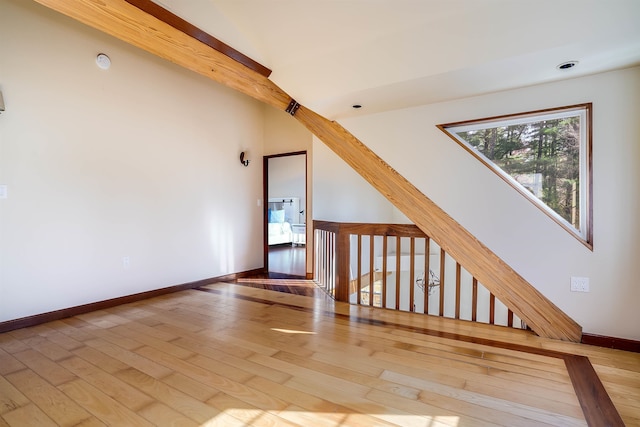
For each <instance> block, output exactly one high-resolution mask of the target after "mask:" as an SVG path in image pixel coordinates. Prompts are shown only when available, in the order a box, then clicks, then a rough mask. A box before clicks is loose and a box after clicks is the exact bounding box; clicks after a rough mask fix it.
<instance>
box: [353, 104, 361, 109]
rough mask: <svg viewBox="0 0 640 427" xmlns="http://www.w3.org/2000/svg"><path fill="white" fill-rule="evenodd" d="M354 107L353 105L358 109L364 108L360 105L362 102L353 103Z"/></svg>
mask: <svg viewBox="0 0 640 427" xmlns="http://www.w3.org/2000/svg"><path fill="white" fill-rule="evenodd" d="M352 107H353V108H355V109H356V110H357V109H358V108H362V105H360V104H353V105H352Z"/></svg>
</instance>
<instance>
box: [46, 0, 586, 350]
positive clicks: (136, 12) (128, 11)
mask: <svg viewBox="0 0 640 427" xmlns="http://www.w3.org/2000/svg"><path fill="white" fill-rule="evenodd" d="M35 1H37V2H39V3H41V4H43V5H45V6H47V7H49V8H51V9H53V10H56V11H58V12H61V13H63V14H65V15H68V16H70V17H72V18H74V19H76V20H78V21H80V22H83V23H85V24H87V25H89V26H91V27H94V28H96V29H98V30H101V31H103V32H105V33H107V34H111V35H112V36H114V37H117V38H119V39H121V40H123V41H125V42H127V43H130V44H132V45H134V46H138V47H140V48H142V49H144V50H146V51H148V52H151V53H153V54H155V55H158V56H159V57H161V58H165V59H167V60H169V61H171V62H174V63H176V64H178V65H181V66H183V67H185V68H187V69H190V70H193V71H195V72H198V73H200V74H202V75H205V76H207V77H209V78H211V79H213V80H215V81H216V82H219V83H222V84H224V85H226V86H229V87H231V88H233V89H236V90H238V91H239V92H242V93H244V94H246V95H249V96H251V97H253V98H255V99H257V100H259V101H262V102H264V103H266V104H269V105H272V106H274V107H276V108H279V109H281V110H286V111H288V112H289V113H290V114H291V115H293V116H294V117H295V118H296V119H297V120H298V121H299V122H300V123H302V124H303V125H304V126H306V127H307V129H309V130H310V131H311V132H312V133H313V134H315V135H316V136H317V137H318V138H319V139H320V140H322V141H323V142H324V143H325V144H327V146H328V147H329V148H331V149H332V150H333V151H334V152H335V153H336V154H338V155H339V156H340V157H341V158H342V159H343V160H344V161H345V162H346V163H347V164H349V165H350V166H351V167H352V168H353V169H354V170H356V171H357V172H358V173H359V174H360V175H362V176H363V177H364V178H365V179H366V180H367V181H368V182H369V183H370V184H371V185H372V186H374V187H375V188H376V189H377V190H378V191H380V192H381V193H382V194H383V195H384V196H385V197H386V198H387V199H389V201H391V203H393V204H394V205H395V206H396V207H397V208H398V209H400V210H401V211H402V212H403V213H404V214H405V215H406V216H407V217H408V218H409V219H411V220H412V221H414V222H415V224H416V225H417V226H418V227H420V229H421V230H423V231H424V232H425V233H426V234H427V235H429V236H431V237H432V238H433V239H434V240H435V241H436V242H437V243H438V244H439V245H440V246H441V247H442V248H443V249H445V250H446V251H447V252H448V253H450V254H451V255H452V256H453V257H454V258H455V259H456V260H457V261H458V262H459V263H460V264H461V265H462V266H464V268H465V269H466V270H467V271H469V273H471V274H472V275H473V276H475V277H477V278H478V280H479V281H480V282H481V283H482V284H483V285H484V286H485V287H486V288H487V289H488V290H489V291H491V292H492V293H493V294H494V295H495V296H496V297H498V298H499V299H500V300H501V301H502V302H504V303H505V304H506V305H507V306H508V307H509V308H510V309H511V310H512V311H513V312H514V313H515V314H516V315H518V317H520V318H521V319H523V320H524V321H525V322H527V324H528V325H529V326H530V327H531V329H533V330H534V331H535V332H536V333H537V334H538V335H541V336H544V337H548V338H556V339H562V340H569V341H580V338H581V335H582V328H581V327H580V325H578V324H577V323H576V322H574V321H573V320H572V319H571V318H570V317H568V316H567V315H566V314H565V313H564V312H563V311H562V310H560V309H559V308H558V307H556V306H555V305H554V304H553V303H552V302H551V301H549V300H548V299H547V298H546V297H545V296H544V295H542V294H541V293H540V292H539V291H538V290H537V289H535V288H534V287H533V286H532V285H531V284H529V283H528V282H527V281H526V280H524V279H523V278H522V277H521V276H520V275H519V274H518V273H517V272H516V271H514V270H513V269H512V268H511V267H509V266H508V265H507V264H506V263H505V262H504V261H502V260H501V259H500V258H499V257H498V256H497V255H495V254H494V253H493V252H492V251H491V250H489V249H488V248H487V247H486V246H484V245H483V244H482V243H481V242H480V241H478V240H477V239H476V238H475V237H474V236H473V235H471V234H470V233H469V232H468V231H467V230H465V229H464V228H463V227H462V226H461V225H460V224H458V223H457V222H456V221H455V220H454V219H453V218H451V217H450V216H449V215H448V214H447V213H446V212H444V211H443V210H442V209H440V208H439V207H438V206H437V205H435V203H433V201H431V200H430V199H429V198H428V197H426V196H425V195H424V194H423V193H421V192H420V191H419V190H418V189H417V188H416V187H415V186H414V185H413V184H411V183H410V182H409V181H407V180H406V179H405V178H404V177H402V176H401V175H400V174H399V173H398V172H396V171H395V170H394V169H393V168H392V167H391V166H389V164H387V163H386V162H385V161H384V160H383V159H381V158H380V157H378V156H377V155H376V154H375V153H374V152H373V151H371V150H370V149H369V148H368V147H366V146H365V145H364V144H363V143H362V142H361V141H359V140H358V139H357V138H356V137H355V136H353V135H352V134H351V133H350V132H349V131H347V130H346V129H344V128H343V127H342V126H340V125H339V124H338V123H336V122H332V121H330V120H328V119H326V118H324V117H322V116H320V115H318V114H316V113H314V112H313V111H311V110H309V109H307V108H305V107H302V106H299V105H298V104H297V103H295V102H293V100H292V99H291V97H290V96H289V95H287V94H286V93H285V92H284V91H283V90H282V89H280V88H279V87H278V86H276V85H275V84H274V83H273V82H271V81H270V80H269V79H268V78H267V77H265V76H264V75H262V74H260V73H259V72H257V71H255V70H253V69H250V68H248V67H246V66H245V65H243V64H241V63H239V62H237V61H236V60H234V59H232V58H230V57H228V56H226V55H225V54H223V53H221V52H219V51H217V50H215V49H213V48H212V47H210V46H208V45H206V44H204V43H201V42H200V41H198V40H196V39H194V38H193V37H191V36H189V35H187V34H185V33H184V32H182V31H180V30H178V29H176V28H174V27H172V26H171V25H169V24H167V23H165V22H162V21H160V20H159V19H158V18H156V17H154V16H152V15H149V14H148V13H145V12H143V11H142V10H140V9H138V8H137V7H134V6H133V5H131V4H129V3H127V1H125V0H35Z"/></svg>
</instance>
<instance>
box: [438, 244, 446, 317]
mask: <svg viewBox="0 0 640 427" xmlns="http://www.w3.org/2000/svg"><path fill="white" fill-rule="evenodd" d="M445 255H446V252H445V251H444V249H442V248H440V311H439V316H444V257H445Z"/></svg>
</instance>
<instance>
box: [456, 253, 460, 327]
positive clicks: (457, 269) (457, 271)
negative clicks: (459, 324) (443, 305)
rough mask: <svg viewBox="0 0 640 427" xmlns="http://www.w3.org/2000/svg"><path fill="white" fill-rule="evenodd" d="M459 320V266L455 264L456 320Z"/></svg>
mask: <svg viewBox="0 0 640 427" xmlns="http://www.w3.org/2000/svg"><path fill="white" fill-rule="evenodd" d="M459 318H460V264H459V263H458V262H456V319H459Z"/></svg>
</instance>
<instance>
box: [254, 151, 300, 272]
mask: <svg viewBox="0 0 640 427" xmlns="http://www.w3.org/2000/svg"><path fill="white" fill-rule="evenodd" d="M263 162H264V163H263V165H264V167H263V173H264V178H263V182H264V200H265V203H264V265H265V270H266V271H267V273H268V274H269V277H296V278H305V277H306V274H307V266H306V261H307V242H306V237H307V231H306V227H307V152H306V151H298V152H293V153H283V154H275V155H270V156H265V157H264V160H263Z"/></svg>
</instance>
